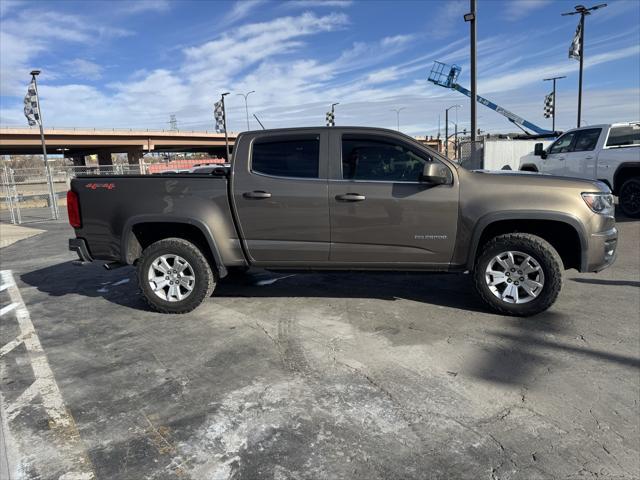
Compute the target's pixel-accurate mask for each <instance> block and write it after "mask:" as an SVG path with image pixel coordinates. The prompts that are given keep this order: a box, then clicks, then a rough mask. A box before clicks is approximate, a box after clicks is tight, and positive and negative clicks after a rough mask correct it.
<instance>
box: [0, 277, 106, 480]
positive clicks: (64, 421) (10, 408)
mask: <svg viewBox="0 0 640 480" xmlns="http://www.w3.org/2000/svg"><path fill="white" fill-rule="evenodd" d="M0 279H1V282H0V290H5V289H6V290H7V292H8V293H9V298H10V301H11V304H10V305H9V306H10V307H12V308H10V309H9V308H3V309H2V312H1V313H2V314H3V315H6V314H7V313H9V312H11V311H15V318H16V319H17V321H18V325H19V327H20V335H19V336H18V337H16V338H15V339H13V340H12V341H10V342H9V343H7V344H6V345H4V346H3V347H2V348H1V349H0V351H1V352H2V354H3V355H4V354H6V353H8V352H9V351H11V350H13V349H14V348H15V347H16V346H18V345H19V344H20V343H24V346H25V348H26V350H27V352H28V355H29V360H30V363H31V368H32V369H33V374H34V378H35V380H34V382H33V383H32V384H31V385H30V386H29V387H27V389H26V390H25V391H24V392H23V393H22V394H21V395H20V396H19V397H18V398H17V399H16V400H15V401H14V402H12V403H11V404H5V400H4V398H2V397H1V396H0V401H1V402H2V409H3V410H4V412H6V413H7V417H8V420H9V421H10V420H11V419H13V418H15V417H17V416H18V415H19V414H20V411H21V410H22V408H23V407H24V406H25V405H27V404H29V403H30V402H31V401H33V400H34V398H35V397H37V395H38V394H39V395H40V399H41V401H42V405H43V407H44V409H45V411H46V412H47V415H48V416H49V427H50V428H51V429H52V430H53V431H58V432H60V433H61V434H62V433H63V434H62V435H60V436H59V437H60V441H61V442H64V443H65V444H66V445H65V447H67V448H64V449H61V450H65V451H68V452H74V454H75V455H76V456H77V457H78V458H75V459H71V460H72V462H73V465H74V468H73V471H70V472H68V473H67V474H65V475H63V477H64V478H69V479H71V478H73V479H80V478H82V479H85V480H91V479H93V478H95V475H94V473H93V468H92V467H91V463H90V461H89V459H88V456H87V454H86V452H85V451H84V448H83V447H82V441H81V439H80V434H79V432H78V429H77V427H76V424H75V421H74V420H73V417H72V416H71V414H70V413H69V411H68V410H67V407H66V405H65V403H64V400H63V398H62V393H61V392H60V388H59V387H58V384H57V382H56V380H55V377H54V375H53V371H52V370H51V366H50V365H49V361H48V360H47V355H46V354H45V352H44V350H43V348H42V344H41V343H40V338H39V337H38V335H37V333H36V331H35V328H34V326H33V323H32V322H31V317H30V315H29V311H28V310H27V307H26V305H25V304H24V301H23V299H22V295H21V293H20V290H19V289H18V286H17V285H16V283H15V280H14V278H13V275H12V273H11V270H2V271H0Z"/></svg>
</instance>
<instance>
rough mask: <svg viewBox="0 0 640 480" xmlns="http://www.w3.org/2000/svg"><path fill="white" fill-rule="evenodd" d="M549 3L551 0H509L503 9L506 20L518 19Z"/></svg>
mask: <svg viewBox="0 0 640 480" xmlns="http://www.w3.org/2000/svg"><path fill="white" fill-rule="evenodd" d="M549 3H551V0H518V1H514V0H511V1H510V2H508V3H507V6H506V7H505V9H504V16H505V18H506V19H507V20H510V21H515V20H520V19H522V18H524V17H526V16H527V15H529V14H530V13H531V12H532V11H533V10H536V9H538V8H542V7H544V6H545V5H548V4H549Z"/></svg>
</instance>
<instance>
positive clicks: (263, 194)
mask: <svg viewBox="0 0 640 480" xmlns="http://www.w3.org/2000/svg"><path fill="white" fill-rule="evenodd" d="M242 196H243V197H244V198H252V199H255V200H259V199H261V198H271V194H270V193H269V192H263V191H262V190H255V191H253V192H244V193H243V194H242Z"/></svg>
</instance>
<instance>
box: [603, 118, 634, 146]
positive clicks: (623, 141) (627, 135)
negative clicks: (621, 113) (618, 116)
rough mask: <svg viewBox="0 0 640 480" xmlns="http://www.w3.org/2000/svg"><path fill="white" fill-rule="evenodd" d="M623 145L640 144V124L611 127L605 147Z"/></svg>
mask: <svg viewBox="0 0 640 480" xmlns="http://www.w3.org/2000/svg"><path fill="white" fill-rule="evenodd" d="M624 145H640V124H633V125H625V126H621V127H613V128H611V131H610V132H609V138H608V139H607V147H622V146H624Z"/></svg>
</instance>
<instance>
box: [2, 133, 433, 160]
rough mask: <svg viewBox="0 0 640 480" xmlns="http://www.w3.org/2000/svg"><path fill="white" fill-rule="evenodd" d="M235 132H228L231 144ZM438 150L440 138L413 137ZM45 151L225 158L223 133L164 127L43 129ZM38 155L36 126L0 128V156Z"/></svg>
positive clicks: (74, 156)
mask: <svg viewBox="0 0 640 480" xmlns="http://www.w3.org/2000/svg"><path fill="white" fill-rule="evenodd" d="M236 136H237V134H236V133H230V134H229V145H230V146H231V147H233V143H234V141H235V139H236ZM415 138H416V140H418V141H419V142H421V143H423V144H425V145H428V146H430V147H432V148H434V149H436V150H438V151H441V150H442V144H441V142H440V140H436V139H432V138H427V137H415ZM45 139H46V143H47V153H49V154H58V155H59V154H62V153H64V156H65V158H69V159H71V160H73V163H74V164H75V165H78V166H83V165H86V161H85V157H86V156H88V155H97V157H98V164H99V165H112V159H111V154H112V153H126V154H127V158H128V161H129V163H130V164H138V162H139V160H140V158H141V157H142V156H143V155H144V154H145V153H149V152H206V153H208V154H210V155H215V156H217V157H218V158H225V157H226V147H225V140H224V134H223V133H210V132H182V131H166V130H126V129H118V128H114V129H111V130H109V129H88V128H46V129H45ZM29 154H31V155H40V154H42V145H41V143H40V130H39V129H38V128H11V127H0V155H29Z"/></svg>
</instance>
